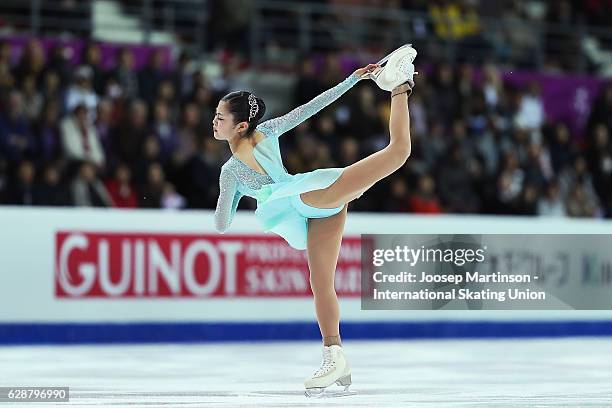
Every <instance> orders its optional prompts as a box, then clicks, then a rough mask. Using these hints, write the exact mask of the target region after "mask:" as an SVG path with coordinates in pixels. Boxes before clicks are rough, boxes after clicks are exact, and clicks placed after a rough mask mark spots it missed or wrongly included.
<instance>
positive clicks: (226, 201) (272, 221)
mask: <svg viewBox="0 0 612 408" xmlns="http://www.w3.org/2000/svg"><path fill="white" fill-rule="evenodd" d="M359 80H360V78H359V77H358V76H357V75H355V74H352V75H351V76H349V77H348V78H346V79H345V80H344V81H342V82H341V83H339V84H338V85H336V86H335V87H333V88H331V89H329V90H327V91H325V92H323V93H322V94H321V95H319V96H317V97H316V98H314V99H313V100H311V101H310V102H308V103H306V104H304V105H302V106H299V107H298V108H296V109H294V110H292V111H291V112H289V113H287V114H286V115H284V116H281V117H278V118H274V119H270V120H268V121H266V122H264V123H262V124H260V125H259V126H258V127H257V130H259V131H260V132H261V133H263V134H264V135H265V136H266V137H265V139H263V140H262V141H261V142H259V143H257V145H256V146H255V148H254V149H253V155H254V157H255V159H256V160H257V162H258V163H259V164H260V165H261V167H262V168H263V169H264V170H265V171H266V173H267V174H262V173H259V172H257V171H255V170H254V169H252V168H251V167H250V166H248V165H247V164H246V163H244V162H242V161H241V160H240V159H238V158H237V157H235V156H232V157H230V159H229V160H228V161H227V162H226V163H225V164H224V165H223V167H222V168H221V176H220V178H219V199H218V201H217V208H216V210H215V228H216V229H217V231H219V232H222V233H223V232H225V231H226V230H227V229H228V228H229V226H230V224H231V223H232V219H233V218H234V214H235V213H236V209H237V208H238V202H239V201H240V199H241V198H242V196H245V195H246V196H249V197H253V198H255V199H256V200H257V210H256V211H255V215H256V217H257V219H258V220H259V221H260V222H261V224H262V227H263V229H264V231H265V232H273V233H275V234H278V235H280V236H281V237H283V238H284V239H285V240H286V241H287V242H288V243H289V245H291V246H292V247H293V248H296V249H306V239H307V231H308V229H307V228H308V224H307V222H308V218H323V217H329V216H331V215H334V214H337V213H338V212H340V211H341V210H342V208H344V205H342V206H340V207H337V208H315V207H312V206H309V205H306V204H305V203H304V202H303V201H302V200H301V199H300V194H301V193H305V192H307V191H312V190H319V189H323V188H326V187H328V186H330V185H331V184H333V183H334V181H336V180H337V179H338V177H340V175H341V174H342V172H343V171H344V168H328V169H317V170H314V171H310V172H307V173H298V174H289V173H288V172H287V170H286V169H285V167H284V166H283V162H282V159H281V153H280V148H279V144H278V138H279V136H280V135H282V134H283V133H285V132H287V131H289V130H291V129H293V128H294V127H296V126H297V125H299V124H300V123H302V122H304V121H305V120H306V119H308V118H310V117H311V116H312V115H314V114H315V113H317V112H319V111H320V110H321V109H323V108H324V107H326V106H327V105H329V104H331V103H332V102H334V101H335V100H336V99H338V98H339V97H340V96H341V95H342V94H344V93H345V92H346V91H348V90H349V89H351V88H352V87H353V85H355V84H356V83H357V82H358V81H359Z"/></svg>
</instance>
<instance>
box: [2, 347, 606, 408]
mask: <svg viewBox="0 0 612 408" xmlns="http://www.w3.org/2000/svg"><path fill="white" fill-rule="evenodd" d="M344 348H345V353H346V355H347V357H348V359H349V361H350V363H351V366H352V378H353V385H352V386H351V390H353V391H356V392H357V394H356V395H350V396H345V397H339V398H326V399H316V400H315V399H309V398H306V397H304V390H303V384H302V381H303V380H304V379H305V378H306V377H307V376H309V375H310V374H312V373H313V372H314V371H315V370H316V369H317V368H318V366H319V364H320V353H321V351H320V345H319V344H318V343H314V342H287V343H221V344H189V345H181V344H172V345H112V346H107V345H104V346H53V347H46V346H44V347H41V346H36V347H29V346H28V347H25V346H23V347H22V346H19V347H4V348H0V374H1V375H0V385H2V386H69V387H70V402H69V403H57V404H52V403H44V404H40V403H37V404H26V403H20V404H15V405H14V406H15V407H18V408H19V407H26V406H35V407H43V406H44V407H47V406H70V407H76V406H78V407H88V406H111V407H113V406H119V407H123V406H126V407H138V406H146V407H313V406H326V407H327V406H331V407H419V406H423V407H436V408H437V407H570V406H571V407H612V339H609V338H565V339H530V340H523V339H521V340H507V339H504V340H428V341H375V342H374V341H367V342H366V341H345V342H344ZM333 387H334V388H335V391H339V390H341V387H338V386H335V385H334V386H333ZM2 405H4V406H7V407H8V406H9V405H8V404H7V405H5V404H2Z"/></svg>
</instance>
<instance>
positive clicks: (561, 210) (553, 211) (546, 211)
mask: <svg viewBox="0 0 612 408" xmlns="http://www.w3.org/2000/svg"><path fill="white" fill-rule="evenodd" d="M537 212H538V215H540V216H546V217H565V216H566V215H567V211H566V209H565V203H564V201H563V198H562V197H561V190H560V189H559V184H558V183H557V181H556V180H552V181H551V182H550V183H548V186H547V187H546V194H545V195H544V196H543V197H542V198H540V200H539V201H538V210H537Z"/></svg>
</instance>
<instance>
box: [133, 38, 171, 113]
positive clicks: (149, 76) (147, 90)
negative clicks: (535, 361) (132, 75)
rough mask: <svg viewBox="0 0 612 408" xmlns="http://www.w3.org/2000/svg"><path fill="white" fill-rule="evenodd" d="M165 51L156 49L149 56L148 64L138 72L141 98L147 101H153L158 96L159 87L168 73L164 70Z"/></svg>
mask: <svg viewBox="0 0 612 408" xmlns="http://www.w3.org/2000/svg"><path fill="white" fill-rule="evenodd" d="M163 65H164V53H163V51H162V50H160V49H157V50H154V51H153V53H152V54H151V56H150V57H149V62H148V63H147V66H146V67H145V68H144V69H143V70H141V71H140V73H138V90H139V91H140V98H141V99H143V100H145V101H153V100H155V97H156V96H157V87H158V86H159V84H160V83H161V81H162V80H164V79H165V77H166V74H165V73H164V70H163Z"/></svg>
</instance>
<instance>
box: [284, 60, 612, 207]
mask: <svg viewBox="0 0 612 408" xmlns="http://www.w3.org/2000/svg"><path fill="white" fill-rule="evenodd" d="M333 66H334V64H329V65H328V67H333ZM334 72H335V74H334ZM482 74H483V78H484V79H483V80H482V81H479V82H476V81H475V80H474V79H475V67H474V66H472V65H470V64H465V63H464V64H460V65H458V66H451V65H448V64H440V65H437V66H435V67H434V69H433V71H432V72H431V74H430V75H424V73H421V75H419V76H418V77H417V78H416V82H417V87H416V89H415V91H414V93H413V95H412V96H411V97H410V113H411V128H412V131H411V135H412V146H413V148H412V154H411V157H410V158H409V160H408V162H407V164H406V165H405V166H404V167H403V168H402V169H401V170H400V171H398V172H397V173H396V174H394V175H393V176H391V177H390V179H389V180H388V181H386V182H384V183H379V184H377V185H376V186H375V187H374V188H373V191H371V192H368V193H366V194H364V196H362V197H361V198H360V199H359V200H357V201H356V202H354V203H353V204H352V206H353V207H352V208H353V209H358V210H365V211H399V212H415V213H480V214H520V215H543V216H544V215H546V216H572V217H612V142H611V141H610V131H611V130H612V84H611V85H609V86H607V87H606V88H604V89H602V91H601V94H600V95H599V96H598V97H597V98H596V100H595V103H594V106H592V110H591V115H590V119H589V123H588V125H587V129H586V135H585V136H584V137H579V135H574V134H572V133H571V131H570V128H569V127H568V126H567V125H566V124H564V123H549V122H547V121H546V118H545V114H544V107H543V102H542V99H541V96H540V90H539V87H538V84H537V83H530V84H529V85H528V86H526V87H525V88H524V89H521V88H516V87H512V86H510V85H509V84H505V83H504V82H503V81H502V80H501V78H500V74H499V71H498V69H497V68H496V67H495V66H493V65H487V66H485V67H484V68H483V71H482ZM340 77H341V75H340V73H339V72H338V71H337V70H336V71H334V70H333V69H328V70H327V72H323V73H322V75H315V74H314V70H313V67H312V64H311V63H310V62H308V61H306V62H305V63H304V65H303V67H302V75H301V78H300V80H299V82H298V85H297V89H296V101H295V102H296V104H298V103H302V102H304V101H306V100H308V99H309V98H311V97H312V96H313V95H315V94H317V93H318V92H319V91H320V90H322V89H325V88H327V87H329V86H331V85H332V84H334V83H336V82H337V81H339V80H340ZM356 88H357V89H355V90H354V91H351V92H352V93H350V94H349V95H348V97H343V98H342V99H341V100H340V101H339V102H337V103H336V106H335V109H332V110H331V111H327V112H324V113H323V114H320V115H318V116H317V117H316V118H315V119H313V120H311V121H309V122H308V123H305V124H303V125H301V126H300V127H298V128H297V129H296V130H295V131H294V133H295V135H293V136H290V137H288V138H287V140H288V141H290V142H291V143H292V147H293V148H292V149H290V153H289V154H288V155H287V157H286V164H287V165H288V166H289V167H288V168H290V169H291V170H293V171H296V172H299V171H303V170H308V169H310V168H315V167H325V166H332V165H334V166H346V165H349V164H351V163H353V162H355V161H356V160H358V159H359V158H361V157H363V156H365V155H367V154H370V153H372V152H374V151H376V150H379V149H380V148H382V147H384V146H385V144H386V143H387V142H388V129H387V123H388V118H389V101H388V95H387V94H386V93H383V92H381V91H379V90H378V89H376V88H375V86H374V85H373V84H372V83H370V82H369V81H367V82H364V81H362V82H360V83H359V84H358V85H357V87H356Z"/></svg>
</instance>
